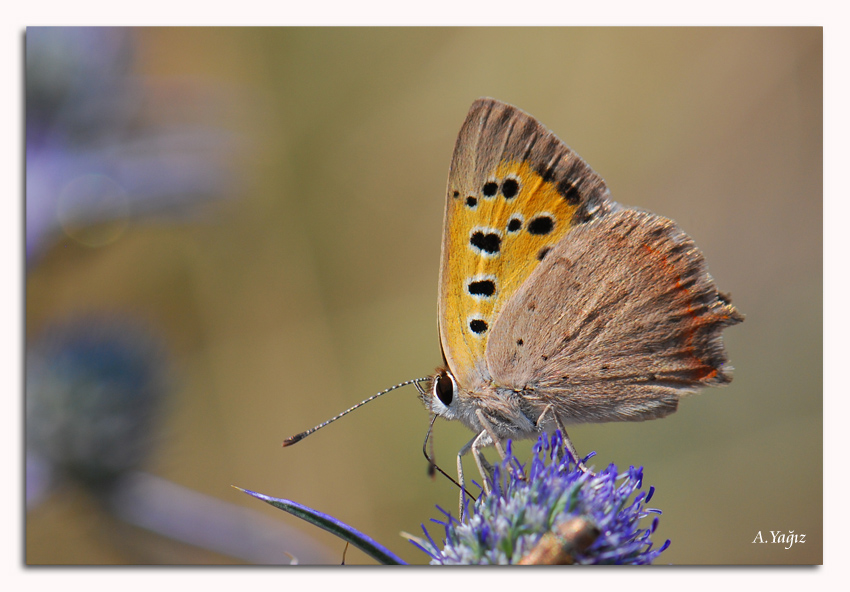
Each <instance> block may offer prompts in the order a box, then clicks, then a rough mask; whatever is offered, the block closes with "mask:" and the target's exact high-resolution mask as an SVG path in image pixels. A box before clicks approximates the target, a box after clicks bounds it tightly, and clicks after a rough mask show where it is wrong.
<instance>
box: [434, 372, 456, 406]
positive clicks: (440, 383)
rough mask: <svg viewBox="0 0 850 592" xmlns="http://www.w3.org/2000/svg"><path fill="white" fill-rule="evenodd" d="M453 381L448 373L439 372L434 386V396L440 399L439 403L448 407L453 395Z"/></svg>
mask: <svg viewBox="0 0 850 592" xmlns="http://www.w3.org/2000/svg"><path fill="white" fill-rule="evenodd" d="M454 382H455V381H454V379H453V378H452V377H451V375H449V374H448V373H445V372H441V373H440V375H439V376H438V377H437V381H436V383H435V384H434V394H436V395H437V398H438V399H440V402H441V403H442V404H443V405H445V406H446V407H448V406H449V405H451V404H452V399H454V394H455V384H454Z"/></svg>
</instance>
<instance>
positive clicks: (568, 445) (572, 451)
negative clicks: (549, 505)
mask: <svg viewBox="0 0 850 592" xmlns="http://www.w3.org/2000/svg"><path fill="white" fill-rule="evenodd" d="M547 413H550V414H551V415H552V417H553V418H554V420H555V423H556V424H557V425H558V429H559V430H561V435H562V436H563V441H564V448H565V449H566V450H567V453H568V454H569V455H570V456H571V457H572V458H573V460H574V461H575V463H576V465H577V466H578V468H579V469H581V470H582V471H584V472H585V473H590V474H591V475H593V474H594V473H593V471H591V470H590V469H588V468H587V467H586V466H585V464H584V463H583V462H582V461H581V457H580V456H579V455H578V452H577V451H576V447H575V446H574V445H573V441H572V440H570V436H569V434H567V429H566V428H565V427H564V422H562V421H561V418H560V417H558V414H557V413H555V407H554V406H552V405H551V404H549V405H546V408H545V409H543V413H541V414H540V417H538V418H537V427H538V428H541V429H542V426H543V418H544V417H545V416H546V414H547Z"/></svg>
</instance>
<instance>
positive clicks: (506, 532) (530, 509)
mask: <svg viewBox="0 0 850 592" xmlns="http://www.w3.org/2000/svg"><path fill="white" fill-rule="evenodd" d="M591 456H592V455H591ZM589 458H590V457H587V458H586V459H585V461H586V460H588V459H589ZM525 469H526V467H525V466H524V465H522V464H521V463H520V462H519V460H517V458H516V457H515V456H514V455H513V452H512V446H511V443H510V442H508V446H507V456H506V458H505V460H504V461H503V462H502V463H501V464H499V465H497V466H496V467H495V469H494V474H493V481H492V492H491V494H490V495H481V496H480V497H479V499H478V501H476V502H475V504H474V505H473V506H472V508H471V510H470V509H469V508H468V507H467V509H466V511H465V515H466V516H468V518H467V519H465V520H464V521H463V522H459V521H458V520H457V519H455V518H454V517H453V516H452V515H451V514H449V513H448V512H446V511H445V510H443V509H442V508H439V507H438V509H439V510H440V511H441V512H442V513H443V514H444V515H445V516H446V519H445V521H442V520H432V521H433V522H436V523H437V524H440V525H442V526H443V527H444V529H445V540H444V541H443V545H442V549H441V548H440V546H439V545H438V544H437V543H436V542H435V541H434V539H433V538H431V535H430V534H429V533H428V531H427V530H425V527H424V526H423V530H424V531H425V535H426V537H427V539H428V541H427V543H424V544H422V545H420V544H418V543H416V542H415V541H413V544H415V545H416V546H418V547H419V548H420V549H422V550H423V551H425V553H427V554H428V555H429V556H430V557H431V563H432V564H442V565H451V564H462V565H470V564H513V563H579V564H649V563H652V561H653V560H655V559H656V558H657V557H658V556H659V555H660V554H661V553H662V552H663V551H664V550H665V549H667V547H668V546H669V545H670V541H669V540H668V541H667V542H665V543H664V545H662V546H661V547H660V548H659V549H653V548H652V546H653V543H652V541H651V540H650V535H652V533H653V532H655V529H656V528H657V527H658V517H657V516H656V517H655V518H654V519H653V520H652V523H651V524H650V526H649V527H648V528H640V526H639V523H640V521H641V519H643V518H645V517H647V516H649V515H650V514H661V511H660V510H656V509H652V508H646V503H647V502H649V500H650V499H651V498H652V494H653V492H654V488H652V487H650V488H649V491H648V492H642V491H641V492H639V493H637V495H635V496H634V497H633V498H632V496H633V494H635V492H637V491H638V490H639V489H640V488H641V486H642V482H643V468H642V467H639V468H635V467H629V470H628V471H626V472H625V473H622V474H620V473H618V471H617V467H616V466H615V465H613V464H611V465H609V466H608V467H607V468H606V469H605V470H604V471H602V472H600V473H597V474H593V473H590V472H586V471H584V470H582V469H580V468H579V467H578V465H577V463H576V462H575V461H574V460H573V459H572V458H571V457H570V455H569V454H567V453H566V451H565V450H564V447H563V439H562V436H561V433H560V431H558V432H555V434H553V435H552V436H551V437H548V436H546V435H541V436H540V438H539V439H538V441H537V443H536V444H535V445H534V448H533V458H532V460H531V466H530V468H529V470H528V471H526V470H525ZM630 499H631V501H630Z"/></svg>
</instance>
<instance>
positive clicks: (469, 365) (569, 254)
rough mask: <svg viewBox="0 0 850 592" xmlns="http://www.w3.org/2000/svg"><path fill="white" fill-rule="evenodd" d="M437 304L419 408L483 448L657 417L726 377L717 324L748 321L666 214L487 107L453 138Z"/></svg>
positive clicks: (491, 104)
mask: <svg viewBox="0 0 850 592" xmlns="http://www.w3.org/2000/svg"><path fill="white" fill-rule="evenodd" d="M439 303H440V305H439V322H440V342H441V346H442V351H443V357H444V360H445V365H444V367H442V368H440V369H438V371H437V373H436V374H435V375H434V376H433V377H432V380H431V388H430V389H429V390H428V391H426V392H425V394H424V395H423V402H424V403H425V405H426V407H427V408H428V409H429V410H430V411H431V412H432V413H434V414H437V415H440V416H443V417H445V418H446V419H453V420H458V421H460V422H462V423H463V424H465V425H466V426H467V427H469V428H470V429H471V430H473V431H474V432H475V433H476V434H479V436H478V438H480V443H481V444H482V445H487V444H497V443H498V442H499V441H501V440H504V439H507V438H513V439H521V438H530V437H536V435H537V434H538V433H539V432H540V431H542V430H544V429H549V428H551V427H554V426H555V425H556V424H557V423H564V424H570V423H582V422H607V421H640V420H646V419H653V418H658V417H664V416H665V415H668V414H669V413H672V412H673V411H675V410H676V408H677V405H678V400H679V397H680V396H681V395H683V394H686V393H690V392H693V391H695V390H697V389H698V388H701V387H705V386H715V385H722V384H725V383H728V382H729V381H730V380H731V368H730V367H729V366H728V362H727V358H726V353H725V350H724V347H723V343H722V340H721V331H722V330H723V329H724V328H725V327H727V326H729V325H733V324H735V323H738V322H740V321H742V320H743V317H742V316H741V315H740V313H738V312H737V310H735V308H734V307H733V306H732V305H731V304H730V303H729V302H728V299H727V298H726V297H725V296H723V295H722V294H720V293H719V292H718V291H717V290H716V288H715V286H714V282H713V280H712V278H711V276H709V274H708V272H707V269H706V265H705V261H704V259H703V257H702V254H701V253H700V251H699V249H698V248H697V247H696V245H695V244H694V242H693V240H691V239H690V237H688V236H687V235H686V234H685V233H684V232H683V231H682V230H681V229H679V228H678V226H677V225H676V224H675V223H674V222H673V221H671V220H668V219H666V218H663V217H660V216H656V215H654V214H651V213H648V212H643V211H640V210H636V209H630V208H625V207H623V206H621V205H620V204H618V203H616V202H614V201H613V200H612V199H611V197H610V194H609V192H608V189H607V187H606V186H605V183H604V181H603V180H602V178H601V177H599V176H598V175H597V174H596V173H595V172H594V171H593V170H592V169H591V168H590V167H589V166H588V165H587V164H586V163H585V162H584V161H583V160H582V159H581V158H580V157H579V156H578V155H576V154H575V153H574V152H572V151H571V150H570V149H569V148H568V147H567V146H566V145H564V144H563V143H562V142H561V141H560V140H559V139H558V138H557V137H556V136H555V135H554V134H552V133H551V132H549V131H548V130H547V129H546V128H544V127H543V126H542V125H541V124H540V123H538V122H537V121H536V120H535V119H534V118H533V117H531V116H530V115H528V114H526V113H524V112H522V111H520V110H519V109H516V108H515V107H512V106H510V105H507V104H505V103H501V102H499V101H495V100H493V99H480V100H478V101H476V102H475V103H474V104H473V105H472V108H471V109H470V112H469V114H468V116H467V119H466V121H465V123H464V125H463V127H462V129H461V132H460V134H459V136H458V140H457V143H456V145H455V151H454V155H453V159H452V165H451V169H450V172H449V182H448V189H447V198H446V210H445V219H444V235H443V244H442V256H441V266H440V287H439ZM547 411H551V413H547ZM471 445H472V441H471V442H470V444H469V445H467V447H465V449H464V451H462V453H463V452H466V451H467V450H469V449H470V446H471Z"/></svg>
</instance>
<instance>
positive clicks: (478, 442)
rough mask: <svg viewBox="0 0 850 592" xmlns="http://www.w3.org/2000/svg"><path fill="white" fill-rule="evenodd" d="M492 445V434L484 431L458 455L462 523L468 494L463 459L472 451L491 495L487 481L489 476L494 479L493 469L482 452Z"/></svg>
mask: <svg viewBox="0 0 850 592" xmlns="http://www.w3.org/2000/svg"><path fill="white" fill-rule="evenodd" d="M490 445H492V441H491V440H490V434H488V433H487V430H483V431H482V432H481V433H480V434H478V435H477V436H475V437H474V438H473V439H472V440H470V441H469V442H467V443H466V444H465V445H464V446H463V448H461V449H460V452H458V453H457V479H458V482H459V483H460V506H459V507H458V516H459V517H460V520H461V521H463V496H464V493H465V492H466V489H465V487H466V481H465V479H464V476H463V457H464V456H466V455H467V454H469V452H470V451H472V457H473V458H474V459H475V465H476V466H477V467H478V471H479V472H480V473H481V478H482V479H483V481H484V492H485V493H490V484H489V482H488V481H487V476H488V475H490V477H491V478H492V474H493V468H492V467H491V466H490V464H489V463H488V462H487V460H486V459H485V458H484V456H483V455H482V454H481V450H480V449H481V448H483V447H485V446H490Z"/></svg>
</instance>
